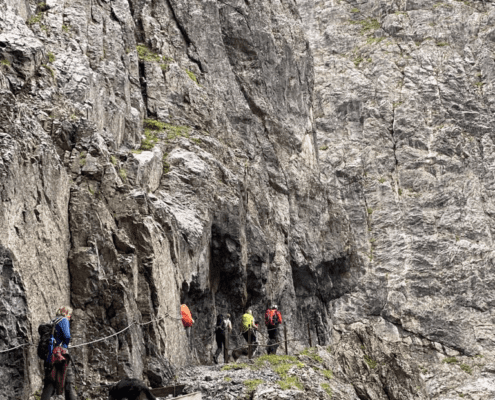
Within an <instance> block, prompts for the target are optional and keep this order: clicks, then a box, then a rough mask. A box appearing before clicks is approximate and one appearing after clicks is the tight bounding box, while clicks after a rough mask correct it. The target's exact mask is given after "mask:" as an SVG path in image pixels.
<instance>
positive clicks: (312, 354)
mask: <svg viewBox="0 0 495 400" xmlns="http://www.w3.org/2000/svg"><path fill="white" fill-rule="evenodd" d="M317 352H318V350H317V349H316V348H314V347H307V348H305V349H304V350H303V351H302V352H301V355H302V356H307V357H309V358H312V359H313V360H314V361H316V362H318V363H322V362H323V358H321V357H320V356H319V355H318V353H317Z"/></svg>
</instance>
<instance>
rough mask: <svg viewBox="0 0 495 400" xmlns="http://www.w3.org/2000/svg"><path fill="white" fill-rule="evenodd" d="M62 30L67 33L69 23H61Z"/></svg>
mask: <svg viewBox="0 0 495 400" xmlns="http://www.w3.org/2000/svg"><path fill="white" fill-rule="evenodd" d="M62 30H63V31H64V32H65V33H69V31H70V25H62Z"/></svg>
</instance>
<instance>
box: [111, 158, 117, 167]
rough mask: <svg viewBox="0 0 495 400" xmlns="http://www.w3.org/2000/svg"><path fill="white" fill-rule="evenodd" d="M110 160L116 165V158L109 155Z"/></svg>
mask: <svg viewBox="0 0 495 400" xmlns="http://www.w3.org/2000/svg"><path fill="white" fill-rule="evenodd" d="M110 162H111V163H112V164H113V165H114V166H116V165H117V158H116V157H115V156H110Z"/></svg>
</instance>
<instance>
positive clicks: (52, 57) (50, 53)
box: [46, 51, 55, 64]
mask: <svg viewBox="0 0 495 400" xmlns="http://www.w3.org/2000/svg"><path fill="white" fill-rule="evenodd" d="M46 56H47V57H48V62H49V63H50V64H53V63H54V62H55V54H53V53H52V52H51V51H49V52H48V53H47V54H46Z"/></svg>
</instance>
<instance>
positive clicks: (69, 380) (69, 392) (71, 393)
mask: <svg viewBox="0 0 495 400" xmlns="http://www.w3.org/2000/svg"><path fill="white" fill-rule="evenodd" d="M74 384H75V377H74V370H73V369H72V365H70V364H69V366H68V367H67V374H66V376H65V386H64V391H65V400H77V395H76V391H75V389H74Z"/></svg>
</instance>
